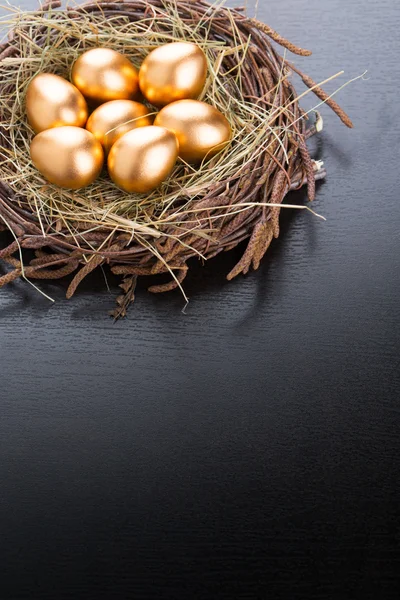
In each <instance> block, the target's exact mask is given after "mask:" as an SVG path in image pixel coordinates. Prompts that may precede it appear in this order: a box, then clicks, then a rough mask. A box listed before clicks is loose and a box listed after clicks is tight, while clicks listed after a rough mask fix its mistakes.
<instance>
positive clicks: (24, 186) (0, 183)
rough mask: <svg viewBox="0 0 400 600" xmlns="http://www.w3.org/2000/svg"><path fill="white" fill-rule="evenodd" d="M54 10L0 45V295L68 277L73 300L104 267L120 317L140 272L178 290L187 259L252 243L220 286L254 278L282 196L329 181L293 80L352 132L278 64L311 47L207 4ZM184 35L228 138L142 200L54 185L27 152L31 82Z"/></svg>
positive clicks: (113, 4)
mask: <svg viewBox="0 0 400 600" xmlns="http://www.w3.org/2000/svg"><path fill="white" fill-rule="evenodd" d="M60 5H61V3H60V2H58V1H57V2H55V1H52V2H47V3H46V4H44V5H42V6H41V7H40V8H39V9H38V10H37V11H34V12H27V13H26V12H20V11H18V12H17V11H16V14H15V16H13V18H12V19H10V20H9V21H7V22H8V24H9V26H10V33H9V36H8V39H7V41H6V42H5V43H3V44H2V45H1V46H0V98H1V99H0V111H1V124H0V138H1V141H0V228H3V229H8V230H10V231H11V232H12V234H13V241H12V242H11V243H10V244H9V245H8V246H7V247H6V248H3V249H2V250H0V259H2V261H4V262H5V263H7V265H9V267H10V268H9V269H8V270H7V272H6V274H4V275H3V276H1V277H0V287H2V286H3V285H5V284H7V283H9V282H11V281H13V280H15V279H17V278H19V277H24V278H25V279H27V280H29V281H30V280H32V279H58V278H62V277H65V276H71V275H73V276H72V279H71V282H70V284H69V287H68V290H67V297H68V298H70V297H71V296H73V294H74V293H75V291H76V289H77V287H78V286H79V284H80V283H81V282H82V280H83V279H84V278H85V277H86V276H87V275H88V274H89V273H90V272H92V271H93V270H95V269H97V268H99V267H100V266H102V265H109V267H110V268H111V270H112V272H113V273H114V274H116V275H119V276H121V277H122V279H123V280H122V281H121V287H122V289H123V292H124V293H123V294H122V295H121V296H119V297H118V299H117V305H118V307H117V309H116V311H114V316H115V317H119V316H125V314H126V309H127V307H128V305H129V304H130V303H131V302H132V300H133V298H134V292H135V286H136V282H137V278H138V277H142V276H149V275H163V274H164V277H163V278H160V282H159V283H156V284H155V285H152V286H151V287H149V291H150V292H154V293H160V292H166V291H169V290H173V289H175V288H177V287H179V288H180V289H181V290H182V292H183V293H184V289H183V286H182V283H183V281H184V279H185V276H186V274H187V272H188V269H189V266H190V265H191V264H192V262H189V260H190V259H192V258H194V257H198V258H200V259H204V260H206V259H210V258H212V257H214V256H216V255H217V254H219V253H220V252H223V251H229V250H232V249H233V248H235V247H236V246H237V245H238V244H240V243H241V242H243V241H244V240H248V242H247V246H246V247H245V249H244V253H243V256H242V257H241V259H240V260H239V262H238V263H237V265H236V266H235V267H234V268H233V270H232V271H231V272H230V273H228V274H227V278H228V279H233V278H234V277H236V276H238V275H239V274H241V273H247V272H248V271H249V270H250V269H251V268H253V269H257V268H258V267H259V265H260V261H261V260H262V258H263V256H264V255H265V253H266V252H267V250H268V248H269V246H270V244H271V241H272V240H273V239H274V238H277V237H278V236H279V215H280V210H281V208H282V202H283V200H284V199H285V197H286V195H287V194H288V192H289V191H290V190H294V189H298V188H300V187H302V186H303V185H307V188H308V197H309V200H313V199H314V196H315V182H316V180H318V179H322V178H324V177H325V175H326V172H325V170H324V168H323V166H322V165H321V163H319V162H316V161H313V160H312V159H311V157H310V154H309V151H308V149H307V145H306V142H307V139H308V138H309V137H310V136H312V135H313V134H315V133H316V132H317V131H318V130H319V129H320V121H319V119H318V113H317V119H316V122H314V123H312V124H311V123H310V120H309V119H308V114H307V113H305V112H304V111H303V110H302V109H301V108H300V105H299V97H298V95H297V94H296V91H295V88H294V86H293V83H292V81H291V75H292V74H293V72H295V73H297V74H298V75H299V76H300V77H301V79H302V80H303V82H304V83H305V85H306V86H307V88H309V90H311V91H312V92H313V93H314V94H316V96H317V97H318V98H319V99H320V101H321V102H322V103H326V104H328V105H329V106H330V107H331V108H332V109H333V110H334V111H335V112H336V113H337V115H338V116H339V117H340V118H341V120H342V121H343V122H344V123H345V124H346V125H347V126H349V127H351V126H352V124H351V121H350V119H349V118H348V116H347V115H346V114H345V113H344V112H343V111H342V110H341V108H340V107H339V106H338V105H337V104H336V102H335V101H333V100H332V98H331V97H330V96H329V95H328V94H327V93H326V92H325V91H324V90H323V89H322V88H321V87H320V86H319V85H317V84H316V83H315V82H314V81H313V80H312V79H311V78H310V77H308V76H307V75H305V74H304V73H302V72H301V71H300V70H299V69H298V68H297V67H296V66H295V65H293V64H292V63H291V62H289V61H288V60H287V58H286V51H290V52H292V53H294V54H297V55H300V56H308V55H309V54H310V52H309V51H307V50H303V49H301V48H298V47H297V46H295V45H293V44H292V43H290V42H289V41H287V40H286V39H284V38H283V37H281V36H280V35H279V34H278V33H276V32H275V31H274V30H273V29H271V28H270V27H268V26H267V25H265V24H263V23H261V22H259V21H257V20H256V19H254V18H249V17H247V16H246V15H245V13H244V11H243V10H241V9H229V8H226V7H223V6H219V5H215V6H212V5H210V4H208V3H207V2H204V1H203V0H182V1H181V0H145V1H144V0H124V1H122V0H119V1H110V0H108V1H107V0H102V1H100V0H97V2H92V3H89V4H85V5H83V6H79V7H76V6H74V7H72V8H67V9H65V10H59V9H60ZM178 40H187V41H192V42H194V43H196V44H198V45H199V46H200V47H201V48H202V49H203V50H204V52H205V54H206V56H207V60H208V66H209V76H208V80H207V83H206V87H205V90H204V93H203V95H202V98H201V99H202V100H204V101H206V102H208V103H210V104H212V105H214V106H216V107H217V108H218V109H219V110H221V111H222V112H223V113H224V114H225V115H226V116H227V118H228V119H229V121H230V123H231V126H232V130H233V140H232V143H231V144H230V145H229V146H228V147H226V148H225V149H224V150H223V151H222V152H221V153H219V154H218V155H217V156H216V157H214V158H213V159H211V160H210V161H208V162H204V163H203V164H202V165H201V166H200V167H196V168H195V167H193V166H191V165H188V164H185V163H183V162H180V163H179V164H178V165H177V166H176V168H175V170H174V172H173V173H172V175H171V177H170V178H169V180H168V181H166V182H165V183H164V184H163V186H162V187H161V188H160V189H158V190H156V191H155V192H153V193H151V194H148V195H146V196H145V195H135V194H127V193H126V192H123V191H121V190H120V189H118V188H117V187H116V186H115V185H114V184H113V183H112V181H111V180H110V179H109V177H108V176H107V174H106V173H104V174H103V175H102V176H101V177H100V178H99V179H98V180H97V181H96V182H95V183H94V184H92V185H91V186H90V187H88V188H85V189H84V190H82V191H77V192H70V191H68V190H61V189H59V188H57V186H53V185H50V184H48V183H47V182H46V181H45V180H44V179H43V178H42V176H41V175H40V173H38V172H37V171H36V169H35V168H34V167H33V165H32V162H31V160H30V156H29V145H30V141H31V139H32V137H33V131H32V130H31V128H30V127H29V125H28V123H27V121H26V116H25V107H24V98H25V92H26V89H27V86H28V84H29V82H30V81H31V79H32V77H34V76H35V75H36V74H37V73H39V72H51V73H56V74H58V75H61V76H64V77H66V78H69V75H70V71H71V68H72V65H73V63H74V61H75V60H76V58H77V57H78V56H79V54H81V53H82V52H83V51H85V50H87V49H89V48H92V47H99V46H105V47H111V48H114V49H115V50H118V51H122V52H123V53H124V54H126V55H127V56H128V57H129V58H130V59H131V61H132V62H133V63H134V64H135V65H136V66H138V67H139V66H140V64H141V62H142V61H143V59H144V57H145V56H146V55H147V54H148V53H149V52H150V51H151V50H152V49H154V48H155V47H157V46H159V45H162V44H166V43H168V42H171V41H178ZM279 46H280V47H281V48H283V49H284V50H283V51H282V52H281V51H280V50H279ZM278 50H279V51H278ZM280 52H281V53H282V54H283V56H282V55H281V53H280ZM285 206H287V205H285ZM297 208H305V207H304V206H299V207H297ZM28 250H29V251H30V252H27V251H28ZM32 251H33V253H32ZM165 274H169V280H168V281H165V278H166V277H165Z"/></svg>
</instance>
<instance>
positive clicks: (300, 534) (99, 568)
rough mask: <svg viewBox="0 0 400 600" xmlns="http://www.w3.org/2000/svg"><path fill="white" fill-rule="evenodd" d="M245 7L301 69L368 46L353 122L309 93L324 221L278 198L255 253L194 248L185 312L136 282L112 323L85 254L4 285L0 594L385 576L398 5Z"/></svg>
mask: <svg viewBox="0 0 400 600" xmlns="http://www.w3.org/2000/svg"><path fill="white" fill-rule="evenodd" d="M13 4H15V2H13ZM21 5H23V6H24V7H32V6H33V3H32V2H30V1H25V2H24V3H22V2H21ZM259 15H260V17H261V18H262V19H263V20H265V21H266V22H268V23H269V24H270V25H271V26H273V27H274V28H276V29H277V30H278V31H280V32H281V33H282V34H283V35H286V36H287V37H288V38H289V39H291V40H292V41H294V42H298V43H299V44H300V45H302V46H304V47H310V48H311V49H312V50H313V51H314V55H313V57H311V58H310V59H296V60H298V63H299V64H302V65H303V66H304V68H305V69H306V70H308V72H309V73H310V74H311V75H312V76H314V78H315V79H317V80H321V79H323V78H324V77H326V76H329V75H331V74H333V73H334V72H336V71H338V70H340V69H342V68H343V69H344V70H345V72H346V74H345V76H344V78H342V81H345V78H346V77H348V78H351V77H353V76H356V75H358V74H360V73H362V72H363V71H364V70H365V69H368V70H369V73H368V76H367V77H366V79H367V80H365V81H358V82H356V83H355V84H353V85H352V86H350V87H348V88H346V89H345V90H344V91H343V92H342V93H341V95H340V96H339V98H340V102H341V103H342V105H343V106H344V108H345V109H347V110H348V111H349V113H350V114H351V116H352V117H353V118H354V122H355V126H356V128H355V130H354V131H348V130H346V129H345V128H344V127H343V126H342V125H341V124H340V122H339V121H338V120H337V119H336V117H335V116H334V115H332V114H331V113H330V111H329V110H328V109H323V110H322V113H323V115H324V118H325V131H324V133H323V134H322V135H321V136H320V138H319V140H318V144H316V145H315V155H316V156H318V158H321V159H323V160H324V161H325V163H326V167H327V169H328V171H329V178H328V180H327V181H326V183H324V184H323V185H320V186H319V189H318V195H317V202H316V204H315V208H316V209H317V210H318V211H319V212H321V213H323V214H324V215H325V216H326V217H327V219H328V220H327V223H325V224H324V223H322V222H320V221H318V220H316V219H314V218H313V217H312V216H311V215H308V214H305V213H304V212H302V213H294V212H291V213H289V212H285V214H284V219H283V227H282V229H283V235H282V237H281V239H280V240H279V241H277V242H275V243H274V245H273V248H272V250H271V252H270V253H269V255H268V256H267V257H266V259H265V260H264V262H263V265H262V268H261V269H260V271H259V272H258V273H255V274H251V275H249V276H248V277H246V278H241V279H238V280H237V281H234V282H233V283H229V284H228V283H226V282H225V281H224V274H226V273H227V272H228V270H229V268H230V266H231V265H232V264H233V262H234V260H235V258H237V254H236V255H234V256H233V257H232V256H225V257H223V258H220V259H217V260H215V261H214V262H213V263H211V264H209V265H208V266H207V267H206V268H205V269H204V270H201V269H198V270H196V271H195V272H194V274H193V275H192V276H191V277H190V278H189V280H188V283H187V286H186V289H187V292H188V294H189V296H190V298H191V303H190V304H189V306H188V307H187V310H186V314H182V312H181V310H182V307H183V301H182V298H181V297H180V295H179V294H178V293H176V294H175V293H174V294H171V295H168V296H162V297H154V296H151V295H149V294H147V293H146V291H145V290H144V289H143V288H141V289H140V291H139V294H138V299H137V304H136V307H135V308H134V309H133V310H132V311H131V313H130V315H129V318H128V320H126V321H124V322H120V323H118V324H116V325H113V323H112V321H110V320H109V319H108V318H107V316H106V312H107V310H108V309H109V308H110V307H112V305H113V301H114V295H115V287H112V290H111V294H110V293H109V292H108V291H107V290H106V288H105V285H104V280H103V279H102V277H101V276H94V277H92V278H91V279H90V281H88V282H87V283H86V284H85V285H84V286H83V287H82V289H81V290H80V292H79V293H78V295H77V297H76V298H75V299H74V300H73V301H70V302H68V301H66V300H65V299H64V293H65V289H66V285H65V284H58V283H56V284H43V285H42V289H43V290H44V291H45V292H46V293H48V294H50V295H51V296H53V297H55V298H56V299H57V303H56V304H55V305H50V304H49V303H48V302H47V301H46V300H44V299H43V298H42V297H41V296H39V295H38V294H37V293H36V292H35V291H34V290H33V289H32V288H31V287H30V286H29V285H27V284H26V283H22V282H19V283H15V284H14V285H12V286H10V287H8V288H7V289H4V290H1V293H0V364H1V392H0V410H1V418H0V482H1V486H0V545H1V560H0V571H1V576H0V598H1V600H25V599H26V600H27V599H28V598H29V599H32V598H35V599H36V598H37V599H41V600H47V599H52V600H53V599H54V600H56V599H57V600H63V599H64V598H65V599H66V598H68V599H72V598H80V597H84V598H87V599H92V598H93V599H98V598H100V597H104V598H108V599H113V600H114V599H124V600H125V599H128V598H129V599H131V598H132V599H142V598H143V599H150V600H153V599H164V598H165V599H175V598H187V599H192V598H193V599H204V600H206V599H207V600H209V599H214V598H215V599H220V598H221V599H225V598H229V599H236V598H238V599H267V598H268V599H270V598H271V599H274V600H275V599H277V598H284V597H287V598H293V599H296V600H298V599H301V600H302V599H304V600H313V599H321V600H322V599H327V600H328V599H329V600H332V599H335V600H336V599H338V600H345V599H352V598H356V597H357V598H358V597H360V598H363V599H373V600H388V599H391V598H398V583H399V576H398V567H399V554H398V551H399V527H398V522H396V518H395V511H396V506H397V504H398V499H399V496H398V491H399V486H398V480H397V476H398V466H399V459H398V435H399V405H398V397H399V391H398V388H399V383H400V381H399V362H400V361H399V328H398V325H399V293H400V285H399V260H398V259H399V249H400V248H399V216H400V210H399V201H400V199H399V192H398V181H399V168H400V167H399V135H400V124H399V123H400V111H399V101H398V80H399V75H400V69H399V52H398V51H399V45H398V29H399V25H400V13H399V6H398V3H397V2H393V0H382V1H381V2H379V3H378V2H373V1H372V0H363V1H361V0H354V1H353V2H348V1H347V0H330V2H329V3H328V2H320V0H284V1H283V2H268V3H267V2H266V1H265V0H261V2H260V7H259ZM335 85H336V84H335V83H333V84H331V85H330V86H328V89H330V90H332V91H333V89H334V88H335ZM299 89H301V86H299ZM313 102H314V101H313V100H311V99H310V98H308V99H306V100H305V105H306V106H308V107H311V106H312V105H313ZM302 199H303V196H302V194H299V195H297V197H296V196H294V197H293V201H298V200H299V201H300V200H302ZM109 283H110V285H111V286H114V285H115V282H114V281H113V280H112V279H110V280H109Z"/></svg>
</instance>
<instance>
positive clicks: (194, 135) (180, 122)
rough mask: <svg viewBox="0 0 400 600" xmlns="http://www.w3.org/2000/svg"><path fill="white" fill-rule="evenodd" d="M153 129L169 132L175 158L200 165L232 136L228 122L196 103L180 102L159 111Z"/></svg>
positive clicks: (205, 106)
mask: <svg viewBox="0 0 400 600" xmlns="http://www.w3.org/2000/svg"><path fill="white" fill-rule="evenodd" d="M154 125H158V126H160V127H165V128H166V129H169V130H170V131H173V132H174V133H175V135H176V137H177V138H178V142H179V148H180V149H179V156H181V157H182V158H183V159H184V160H185V161H186V162H201V161H202V160H203V159H204V158H211V157H212V156H214V155H215V154H217V153H218V152H220V151H221V150H222V149H223V148H224V146H225V145H226V144H227V143H228V142H229V140H230V139H231V136H232V132H231V127H230V125H229V122H228V120H227V119H226V118H225V117H224V115H223V114H222V113H220V112H219V110H217V109H216V108H214V107H213V106H210V105H209V104H206V103H205V102H198V101H197V100H180V101H179V102H174V103H172V104H169V105H168V106H166V107H165V108H163V109H162V110H161V111H160V112H159V113H158V115H157V117H156V119H155V121H154Z"/></svg>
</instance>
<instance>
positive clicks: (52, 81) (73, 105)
mask: <svg viewBox="0 0 400 600" xmlns="http://www.w3.org/2000/svg"><path fill="white" fill-rule="evenodd" d="M26 113H27V116H28V121H29V123H30V125H31V127H32V129H33V130H34V131H35V133H39V132H40V131H45V130H46V129H52V128H53V127H64V126H66V125H72V126H75V127H84V126H85V123H86V121H87V118H88V108H87V104H86V100H85V98H84V97H83V96H82V94H81V93H80V91H79V90H78V89H77V88H76V87H75V86H73V85H72V83H70V82H69V81H67V80H66V79H63V78H62V77H59V76H58V75H52V74H51V73H41V74H40V75H36V77H34V78H33V79H32V81H31V82H30V84H29V85H28V89H27V92H26Z"/></svg>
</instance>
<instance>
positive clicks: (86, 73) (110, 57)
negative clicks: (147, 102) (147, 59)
mask: <svg viewBox="0 0 400 600" xmlns="http://www.w3.org/2000/svg"><path fill="white" fill-rule="evenodd" d="M71 78H72V83H73V84H74V85H75V86H76V87H77V88H78V89H79V90H80V91H81V92H82V94H83V95H84V96H85V98H87V100H88V101H90V102H91V103H93V104H102V103H103V102H109V101H110V100H127V99H130V98H133V97H134V95H135V94H136V93H137V92H138V89H139V83H138V72H137V69H136V68H135V67H134V66H133V64H132V63H131V61H130V60H129V59H128V58H127V57H126V56H123V55H122V54H120V53H119V52H116V51H115V50H111V49H109V48H93V49H92V50H88V51H87V52H85V53H84V54H82V56H80V57H79V58H78V60H77V61H76V62H75V64H74V66H73V68H72V74H71Z"/></svg>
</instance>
